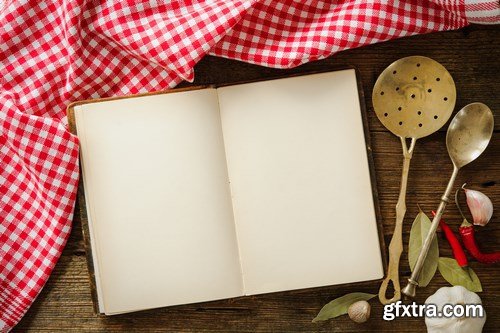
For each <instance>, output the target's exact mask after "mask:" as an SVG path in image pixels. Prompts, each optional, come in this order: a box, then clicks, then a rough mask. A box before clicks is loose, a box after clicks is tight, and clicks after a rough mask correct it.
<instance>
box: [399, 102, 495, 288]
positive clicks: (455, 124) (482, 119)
mask: <svg viewBox="0 0 500 333" xmlns="http://www.w3.org/2000/svg"><path fill="white" fill-rule="evenodd" d="M493 123H494V120H493V113H492V112H491V110H490V108H488V107H487V106H486V105H484V104H482V103H471V104H469V105H466V106H464V107H463V108H462V110H460V111H459V112H458V113H457V114H456V116H455V117H454V118H453V120H452V121H451V123H450V126H449V127H448V132H447V133H446V147H447V148H448V154H449V155H450V158H451V161H452V162H453V173H452V175H451V178H450V181H449V182H448V186H447V187H446V190H445V192H444V195H443V196H442V197H441V203H440V204H439V208H438V210H437V213H436V215H435V216H434V219H433V220H432V224H431V228H430V229H429V232H428V233H427V236H426V238H425V241H424V244H423V245H422V249H421V250H420V254H419V255H418V259H417V262H416V263H415V269H414V270H413V272H412V274H411V277H410V278H409V279H408V284H407V285H406V287H405V288H404V289H403V291H402V292H403V294H405V295H406V296H409V297H415V294H416V287H417V286H418V282H417V281H418V278H419V276H420V271H421V270H422V266H423V265H424V261H425V258H426V257H427V253H428V252H429V247H430V246H431V243H432V240H433V238H434V235H435V233H436V229H437V227H438V225H439V220H441V216H442V215H443V212H444V209H445V207H446V204H447V203H448V202H449V201H450V199H449V196H450V194H451V191H452V189H453V184H454V183H455V178H456V177H457V175H458V171H459V170H460V168H462V167H463V166H465V165H467V164H469V163H470V162H472V161H474V160H475V159H476V158H478V157H479V155H481V154H482V152H483V151H484V150H485V149H486V147H487V146H488V143H489V142H490V139H491V136H492V134H493Z"/></svg>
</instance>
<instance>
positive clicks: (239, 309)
mask: <svg viewBox="0 0 500 333" xmlns="http://www.w3.org/2000/svg"><path fill="white" fill-rule="evenodd" d="M409 55H423V56H428V57H431V58H433V59H435V60H437V61H439V62H440V63H442V64H443V65H444V66H445V67H446V68H447V69H448V70H449V72H450V73H451V74H452V76H453V77H454V79H455V83H456V87H457V92H458V99H457V109H458V108H461V107H462V106H464V105H466V104H468V103H471V102H476V101H481V102H483V103H485V104H487V105H489V106H490V108H491V109H492V110H493V112H494V113H495V121H496V125H495V133H494V134H493V139H492V142H491V143H490V146H489V148H488V149H487V151H486V152H485V153H484V154H483V155H482V156H481V157H480V158H479V159H478V160H477V161H475V162H474V163H472V164H471V165H469V166H467V167H465V168H464V169H463V171H462V172H461V174H460V176H459V179H458V180H457V184H462V183H463V182H468V183H470V184H471V186H473V187H474V188H477V189H480V190H481V191H483V192H484V193H486V194H487V195H488V196H489V197H490V198H491V199H492V201H493V203H494V205H495V206H496V209H497V211H496V213H495V216H494V217H493V220H492V221H491V222H490V224H489V225H488V226H487V227H485V228H477V234H478V238H479V241H480V242H481V244H482V245H483V248H484V250H487V251H493V250H500V214H499V213H498V212H499V211H500V131H499V130H500V90H499V89H498V88H499V80H498V76H499V75H500V26H481V27H480V26H471V27H468V28H465V29H462V30H459V31H453V32H443V33H433V34H429V35H421V36H414V37H410V38H403V39H400V40H396V41H391V42H386V43H382V44H377V45H372V46H367V47H363V48H360V49H355V50H349V51H345V52H341V53H340V54H337V55H334V56H332V57H330V58H328V59H325V60H321V61H317V62H313V63H309V64H306V65H303V66H301V67H299V68H295V69H292V70H289V71H288V72H289V73H301V72H307V71H314V70H325V69H328V68H333V67H337V66H338V65H353V66H355V67H357V68H358V69H359V71H360V73H361V79H362V82H363V87H364V90H365V97H366V106H367V108H368V114H369V126H370V131H371V135H372V143H373V147H372V148H373V152H374V159H375V168H376V176H377V183H378V184H377V185H378V189H379V196H380V207H381V211H382V217H383V220H382V221H381V223H383V228H384V235H385V242H386V244H389V241H390V237H391V235H392V230H393V225H394V221H395V209H394V206H395V204H396V201H397V195H398V192H399V181H400V174H401V164H402V153H401V146H400V142H399V139H397V138H396V137H395V136H393V135H392V134H390V133H389V132H388V131H387V130H386V129H385V128H384V127H382V125H381V124H380V123H379V121H378V120H377V118H376V116H375V114H374V112H373V108H372V104H371V90H372V87H373V85H374V83H375V79H376V78H377V76H378V74H379V73H380V72H381V71H382V70H383V69H384V68H385V67H386V66H387V65H389V64H390V63H391V62H392V61H394V60H396V59H399V58H401V57H405V56H409ZM281 72H282V71H280V70H277V69H270V68H264V67H259V66H254V65H250V64H246V63H241V62H237V61H229V60H225V59H220V58H215V57H206V58H205V59H203V60H202V61H201V62H200V63H199V64H198V66H197V67H196V69H195V74H196V81H195V84H211V83H228V82H236V81H245V80H251V79H263V78H266V77H270V76H276V75H277V74H281ZM445 130H446V126H445V127H444V129H443V130H441V131H440V132H439V133H437V134H434V135H432V136H430V137H427V138H424V139H422V140H420V141H419V144H418V146H417V148H416V151H415V154H414V157H413V161H412V167H411V171H410V178H409V184H408V195H407V206H408V211H407V214H406V219H405V224H404V229H403V232H404V236H403V237H404V239H403V242H404V245H405V251H404V253H403V256H402V259H401V263H402V265H401V268H400V272H401V278H402V280H403V281H404V280H405V279H406V278H407V277H408V275H409V268H408V262H407V255H406V246H407V244H408V237H409V230H410V226H411V222H412V220H413V218H414V217H415V216H416V214H417V212H418V208H417V204H419V205H420V207H422V209H423V210H425V211H426V212H430V211H431V210H432V209H436V207H437V205H438V203H439V198H440V195H441V194H442V192H443V191H444V189H445V186H446V183H447V182H448V178H449V175H450V174H451V170H452V165H451V163H450V161H449V159H448V155H447V153H446V146H445ZM354 199H355V198H353V200H354ZM77 212H78V208H77ZM445 217H446V219H447V221H448V222H449V223H450V224H451V225H452V226H453V227H454V228H457V226H458V224H459V222H460V218H459V215H458V212H457V210H456V208H455V207H454V205H450V206H449V208H448V209H447V211H446V213H445ZM479 229H480V230H479ZM439 247H440V251H441V256H447V257H450V256H451V252H450V247H449V245H448V244H447V242H446V240H445V239H443V238H442V236H441V234H440V235H439ZM328 264H329V263H328V262H325V265H328ZM471 267H472V268H473V269H474V270H475V271H476V272H477V275H478V276H479V278H480V279H481V282H482V284H483V289H484V292H482V293H481V294H480V296H481V298H482V300H483V304H484V306H485V309H486V312H487V313H488V319H487V322H486V326H485V329H484V332H495V331H496V332H498V327H500V316H498V313H500V297H499V296H500V280H499V278H500V274H499V273H500V265H496V266H486V265H482V264H479V263H477V262H475V261H472V262H471ZM446 285H447V283H446V281H445V280H444V279H443V278H442V277H441V276H440V274H439V273H436V276H435V277H434V279H433V281H432V282H431V284H430V285H429V286H428V287H427V288H425V289H421V290H419V293H418V298H417V301H418V302H423V301H424V300H425V298H426V297H427V296H429V295H431V294H432V293H434V292H435V291H436V290H437V289H438V288H439V287H442V286H446ZM378 287H379V283H368V284H362V285H359V286H355V287H349V288H339V287H325V288H317V289H310V290H301V291H292V292H283V293H274V294H268V295H262V296H253V297H245V298H238V299H231V300H224V301H216V302H210V303H203V304H195V305H185V306H176V307H171V308H163V309H157V310H151V311H144V312H139V313H134V314H125V315H119V316H112V317H98V316H96V315H95V314H94V313H93V310H92V303H91V298H90V288H89V279H88V275H87V266H86V261H85V250H84V247H83V242H82V232H81V225H80V220H79V214H78V213H76V216H75V220H74V225H73V231H72V234H71V237H70V239H69V241H68V244H67V246H66V249H65V250H64V252H63V255H62V257H61V259H60V261H59V263H58V264H57V266H56V268H55V270H54V272H53V274H52V276H51V278H50V279H49V281H48V283H47V285H46V286H45V288H44V289H43V291H42V292H41V294H40V296H39V297H38V299H37V300H36V302H35V303H34V304H33V306H32V307H31V309H30V310H29V311H28V313H27V314H26V315H25V317H24V318H23V320H22V321H21V322H20V323H19V325H18V326H17V327H16V329H15V330H14V331H17V332H21V331H31V332H35V331H40V332H41V331H44V332H54V331H58V330H63V331H79V332H80V331H85V332H86V331H101V332H104V331H105V332H114V331H126V332H138V331H145V332H146V331H147V332H155V331H171V332H354V331H356V332H374V331H376V332H380V331H383V332H403V331H404V332H425V324H424V320H423V318H399V319H396V320H394V321H393V322H385V321H384V320H383V319H382V312H383V308H382V306H381V305H380V304H379V303H378V302H377V301H372V318H371V319H370V320H369V321H368V322H367V323H365V324H356V323H354V322H352V321H351V320H350V319H349V318H347V316H343V317H339V318H337V319H334V320H330V321H328V322H323V323H318V324H312V323H311V320H312V319H313V318H314V317H315V315H316V313H317V312H318V311H319V309H321V307H322V306H323V305H324V304H325V303H327V302H329V301H330V300H332V299H334V298H336V297H338V296H341V295H343V294H346V293H348V292H353V291H364V292H371V293H377V292H378Z"/></svg>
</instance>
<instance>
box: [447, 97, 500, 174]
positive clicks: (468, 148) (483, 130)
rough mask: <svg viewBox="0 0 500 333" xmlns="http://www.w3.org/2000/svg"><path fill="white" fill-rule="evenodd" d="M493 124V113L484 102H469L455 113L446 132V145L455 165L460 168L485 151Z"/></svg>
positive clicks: (491, 133)
mask: <svg viewBox="0 0 500 333" xmlns="http://www.w3.org/2000/svg"><path fill="white" fill-rule="evenodd" d="M493 126H494V118H493V113H492V112H491V110H490V108H489V107H488V106H486V105H485V104H483V103H471V104H468V105H466V106H464V107H463V108H462V109H461V110H460V111H459V112H458V113H457V114H456V115H455V117H454V118H453V120H452V121H451V123H450V126H449V127H448V132H447V133H446V147H447V148H448V154H449V155H450V158H451V160H452V161H453V164H454V165H455V167H457V168H458V169H460V168H461V167H463V166H465V165H467V164H469V163H470V162H472V161H474V160H475V159H476V158H478V157H479V155H481V154H482V153H483V151H484V150H485V149H486V147H487V146H488V143H489V142H490V140H491V136H492V135H493Z"/></svg>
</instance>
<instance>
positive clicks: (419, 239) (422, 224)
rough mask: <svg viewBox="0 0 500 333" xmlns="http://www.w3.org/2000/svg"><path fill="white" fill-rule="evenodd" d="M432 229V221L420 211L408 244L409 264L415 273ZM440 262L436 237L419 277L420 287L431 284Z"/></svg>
mask: <svg viewBox="0 0 500 333" xmlns="http://www.w3.org/2000/svg"><path fill="white" fill-rule="evenodd" d="M430 228H431V220H429V218H428V217H427V215H425V213H424V212H422V211H420V212H419V213H418V215H417V217H416V218H415V220H414V221H413V224H412V226H411V231H410V242H409V244H408V262H409V263H410V269H411V271H412V272H413V269H414V268H415V264H416V262H417V258H418V255H419V254H420V250H421V249H422V245H423V244H424V241H425V238H426V237H427V233H428V232H429V229H430ZM438 260H439V247H438V241H437V237H436V236H434V239H433V240H432V243H431V247H430V248H429V252H428V253H427V257H426V258H425V261H424V265H423V267H422V270H421V271H420V276H419V277H418V285H419V287H426V286H427V285H428V284H429V282H431V280H432V278H433V277H434V274H436V270H437V267H438Z"/></svg>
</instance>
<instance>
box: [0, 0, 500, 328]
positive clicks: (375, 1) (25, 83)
mask: <svg viewBox="0 0 500 333" xmlns="http://www.w3.org/2000/svg"><path fill="white" fill-rule="evenodd" d="M469 22H479V23H499V22H500V6H499V3H498V0H465V1H464V0H399V1H398V0H372V1H367V0H345V1H313V0H295V1H270V0H239V1H223V0H213V1H137V0H135V1H131V0H128V1H102V0H101V1H90V0H88V1H84V0H78V1H56V0H51V1H40V0H17V1H14V0H12V1H9V0H7V1H5V0H0V85H1V86H0V161H1V169H0V195H1V197H0V331H8V330H9V329H10V328H12V327H13V326H14V325H15V324H16V323H17V322H18V321H19V320H20V319H21V317H22V316H23V315H24V313H25V312H26V311H27V309H28V308H29V306H30V305H31V303H32V302H33V301H34V299H35V298H36V297H37V295H38V293H39V292H40V290H41V289H42V287H43V285H44V284H45V282H46V280H47V278H48V277H49V274H50V273H51V271H52V269H53V268H54V265H55V264H56V262H57V260H58V258H59V256H60V255H61V251H62V249H63V247H64V245H65V243H66V240H67V239H68V236H69V233H70V230H71V221H72V217H73V209H74V204H75V197H76V191H77V182H78V176H79V171H78V140H77V138H75V137H73V136H72V135H71V134H69V132H68V130H67V128H66V124H67V120H66V118H65V109H66V106H67V104H68V102H70V101H74V100H79V99H88V98H95V97H105V96H118V95H125V94H134V93H141V92H147V91H155V90H164V89H167V88H171V87H174V86H175V85H176V84H178V83H179V82H181V81H182V80H192V79H193V75H194V73H193V66H194V65H195V64H196V63H197V62H198V61H199V60H200V59H201V58H202V57H203V56H204V55H205V54H212V55H217V56H222V57H227V58H231V59H238V60H242V61H246V62H251V63H254V64H259V65H263V66H270V67H277V68H289V67H293V66H297V65H300V64H302V63H305V62H308V61H312V60H316V59H321V58H325V57H327V56H329V55H331V54H333V53H335V52H337V51H341V50H344V49H347V48H354V47H359V46H362V45H366V44H371V43H376V42H380V41H386V40H389V39H393V38H398V37H403V36H409V35H415V34H422V33H428V32H432V31H440V30H450V29H457V28H460V27H463V26H465V25H467V24H468V23H469Z"/></svg>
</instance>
